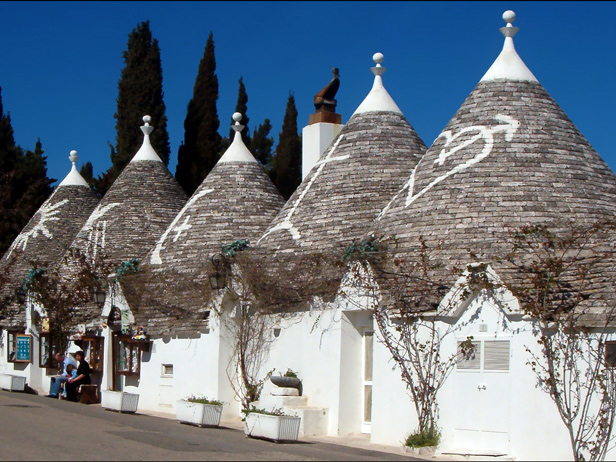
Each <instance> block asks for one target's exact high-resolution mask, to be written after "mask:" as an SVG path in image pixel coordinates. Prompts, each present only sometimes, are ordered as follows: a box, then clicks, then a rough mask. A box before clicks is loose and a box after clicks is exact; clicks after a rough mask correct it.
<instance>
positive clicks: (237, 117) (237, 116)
mask: <svg viewBox="0 0 616 462" xmlns="http://www.w3.org/2000/svg"><path fill="white" fill-rule="evenodd" d="M231 117H232V118H233V120H234V121H235V124H234V125H231V128H233V130H235V133H239V132H241V131H242V130H244V128H245V127H244V125H242V124H240V120H242V114H241V113H239V112H234V113H233V115H232V116H231Z"/></svg>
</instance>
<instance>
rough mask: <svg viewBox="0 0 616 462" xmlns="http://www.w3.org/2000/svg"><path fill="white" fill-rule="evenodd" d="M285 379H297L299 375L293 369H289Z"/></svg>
mask: <svg viewBox="0 0 616 462" xmlns="http://www.w3.org/2000/svg"><path fill="white" fill-rule="evenodd" d="M283 377H294V378H297V373H296V372H294V371H293V370H291V369H287V372H285V373H284V375H283Z"/></svg>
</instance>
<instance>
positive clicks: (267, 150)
mask: <svg viewBox="0 0 616 462" xmlns="http://www.w3.org/2000/svg"><path fill="white" fill-rule="evenodd" d="M271 130H272V124H271V123H270V120H269V119H265V121H264V122H263V123H262V124H259V125H258V126H257V128H255V131H254V132H253V134H252V138H251V140H250V152H252V154H253V155H254V156H255V159H257V161H259V163H260V164H261V165H262V166H263V167H264V168H265V169H266V170H269V169H270V168H271V163H272V157H273V154H272V147H273V146H274V138H273V137H271V136H269V134H270V132H271Z"/></svg>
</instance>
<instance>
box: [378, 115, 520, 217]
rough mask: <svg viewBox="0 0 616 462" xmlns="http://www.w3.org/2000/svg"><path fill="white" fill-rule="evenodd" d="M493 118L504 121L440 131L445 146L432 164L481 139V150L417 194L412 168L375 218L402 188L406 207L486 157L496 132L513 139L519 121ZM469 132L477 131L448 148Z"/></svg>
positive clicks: (380, 215) (438, 162)
mask: <svg viewBox="0 0 616 462" xmlns="http://www.w3.org/2000/svg"><path fill="white" fill-rule="evenodd" d="M494 119H496V120H497V121H499V122H504V124H497V125H494V126H492V127H486V126H484V125H474V126H472V127H466V128H463V129H462V130H460V131H459V132H458V133H456V134H455V135H453V136H452V134H451V130H447V131H445V132H443V133H441V134H440V135H439V136H438V138H441V137H444V138H445V146H443V149H441V152H440V153H439V155H438V157H437V158H436V159H435V160H434V164H435V165H439V166H440V165H443V164H444V163H445V162H446V161H447V159H449V157H451V156H452V155H454V154H455V153H456V152H458V151H460V150H463V149H465V148H466V147H468V146H470V145H471V144H473V143H475V142H477V141H479V140H482V141H483V142H484V146H483V149H482V150H481V152H480V153H479V154H477V155H476V156H475V157H473V158H472V159H469V160H467V161H466V162H464V163H460V164H457V165H455V166H454V167H453V168H452V169H451V170H449V171H448V172H447V173H445V174H443V175H441V176H439V177H437V178H435V179H434V180H433V181H432V182H431V183H430V184H429V185H428V186H426V187H425V188H423V189H422V190H421V191H419V192H418V193H417V194H413V190H414V187H415V170H413V172H412V173H411V177H410V178H409V180H408V181H407V182H406V184H405V185H404V186H403V187H402V189H401V190H400V191H398V193H397V194H396V196H394V198H393V199H392V200H391V201H390V202H389V204H387V206H386V207H385V208H384V209H383V211H382V212H381V213H380V214H379V216H378V217H377V220H380V219H381V217H382V216H383V215H384V214H385V213H386V212H387V210H389V208H390V206H391V204H392V203H393V201H395V200H396V198H397V197H399V196H400V194H401V193H402V192H403V191H404V190H407V189H408V194H407V197H406V201H405V204H404V206H405V207H408V206H409V205H411V204H412V203H413V202H414V201H415V200H416V199H417V198H419V197H420V196H422V195H423V194H425V193H426V192H427V191H429V190H430V189H432V188H433V187H434V186H436V185H437V184H438V183H440V182H441V181H443V180H445V179H446V178H449V177H450V176H451V175H453V174H455V173H458V172H461V171H463V170H466V169H467V168H468V167H470V166H471V165H475V164H477V163H478V162H481V161H482V160H483V159H485V158H486V157H488V156H489V155H490V153H491V152H492V148H493V147H494V135H495V134H497V133H505V140H506V141H509V142H510V141H511V140H512V139H513V135H514V134H515V133H516V131H517V130H518V127H519V126H520V122H519V121H517V120H515V119H514V118H512V117H509V116H506V115H504V114H497V115H496V116H494ZM469 132H477V134H475V135H474V136H472V137H470V138H469V139H467V140H466V141H464V142H462V143H460V144H458V145H455V146H454V147H453V148H451V149H448V148H449V146H450V145H452V144H455V143H454V142H455V141H456V140H457V139H458V138H459V137H460V136H462V135H464V134H466V133H469ZM438 138H437V139H438ZM454 162H455V159H454Z"/></svg>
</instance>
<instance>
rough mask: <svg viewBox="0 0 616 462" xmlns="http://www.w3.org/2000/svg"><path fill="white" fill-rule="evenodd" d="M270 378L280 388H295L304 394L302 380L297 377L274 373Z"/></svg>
mask: <svg viewBox="0 0 616 462" xmlns="http://www.w3.org/2000/svg"><path fill="white" fill-rule="evenodd" d="M270 380H271V381H272V383H273V384H274V385H276V386H277V387H280V388H295V389H296V390H297V391H298V392H299V396H302V381H301V380H300V379H298V378H297V377H285V376H284V375H272V376H270Z"/></svg>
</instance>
